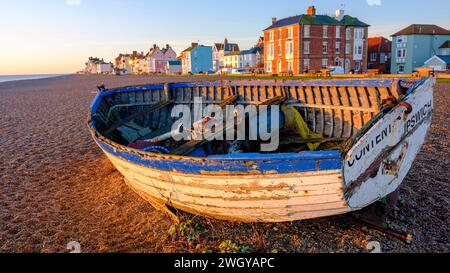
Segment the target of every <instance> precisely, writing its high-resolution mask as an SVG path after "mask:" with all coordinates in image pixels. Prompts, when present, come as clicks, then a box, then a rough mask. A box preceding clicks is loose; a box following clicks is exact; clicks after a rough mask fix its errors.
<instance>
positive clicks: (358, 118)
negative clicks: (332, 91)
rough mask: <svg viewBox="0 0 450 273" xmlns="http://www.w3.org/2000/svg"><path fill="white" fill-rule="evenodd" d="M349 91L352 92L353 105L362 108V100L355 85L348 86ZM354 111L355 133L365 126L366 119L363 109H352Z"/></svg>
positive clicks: (351, 101) (351, 100)
mask: <svg viewBox="0 0 450 273" xmlns="http://www.w3.org/2000/svg"><path fill="white" fill-rule="evenodd" d="M348 92H349V94H350V103H351V104H352V107H360V108H361V106H362V105H361V102H360V100H359V95H358V93H357V91H356V88H355V87H354V86H349V87H348ZM352 112H353V134H355V133H356V132H359V130H361V128H362V127H364V121H363V116H362V112H361V111H352Z"/></svg>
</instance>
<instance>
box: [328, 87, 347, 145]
mask: <svg viewBox="0 0 450 273" xmlns="http://www.w3.org/2000/svg"><path fill="white" fill-rule="evenodd" d="M330 93H331V101H332V102H333V106H337V107H339V108H336V109H335V110H334V126H333V137H342V136H343V131H344V127H343V119H344V110H345V109H343V106H342V102H341V98H340V96H339V91H338V89H337V88H336V87H335V86H332V87H330Z"/></svg>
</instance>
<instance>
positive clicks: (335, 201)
mask: <svg viewBox="0 0 450 273" xmlns="http://www.w3.org/2000/svg"><path fill="white" fill-rule="evenodd" d="M434 84H435V80H434V79H432V78H423V79H420V80H417V81H410V80H392V79H366V80H333V81H236V82H234V81H222V82H197V83H171V84H154V85H144V86H136V87H123V88H116V89H110V90H107V89H105V88H104V87H101V88H99V89H100V91H99V93H98V94H97V96H96V97H95V99H94V101H93V103H92V105H91V107H90V115H89V120H88V124H89V129H90V132H91V135H92V137H93V139H94V140H95V142H96V143H97V145H98V146H99V147H100V148H101V149H102V150H103V152H104V153H105V154H106V156H107V157H108V158H109V159H110V160H111V162H112V163H113V164H114V166H115V167H116V168H117V170H118V171H119V172H120V173H121V174H123V176H124V177H125V181H126V182H127V184H128V185H129V186H130V187H131V188H132V189H133V190H134V191H136V192H137V193H138V194H139V195H140V196H142V197H143V198H145V199H146V200H147V201H148V202H150V203H151V204H152V205H153V206H155V207H156V208H158V209H162V210H165V211H167V210H168V208H176V209H179V210H182V211H186V212H189V213H192V214H196V215H201V216H205V217H212V218H216V219H223V220H233V221H243V222H285V221H296V220H302V219H310V218H318V217H325V216H332V215H338V214H345V213H348V212H352V211H357V210H360V209H362V208H365V207H367V206H369V205H371V204H373V203H375V202H376V201H379V200H380V199H382V198H384V197H386V196H387V195H389V194H391V193H392V192H394V191H396V190H397V189H398V187H399V186H400V184H401V183H402V181H403V180H404V179H405V177H406V175H407V173H408V172H409V170H410V168H411V166H412V163H413V161H414V159H415V158H416V156H417V154H418V152H419V150H420V148H421V146H422V144H423V143H424V140H425V138H426V135H427V131H428V129H429V127H430V124H431V119H432V113H433V87H434ZM194 97H202V98H203V100H204V103H205V104H217V105H221V106H222V107H223V106H225V105H228V104H235V105H252V104H254V105H261V104H268V102H270V103H269V104H271V105H273V104H283V105H289V106H291V107H294V108H295V109H296V110H297V111H298V112H299V113H300V114H301V116H302V118H303V119H304V121H305V122H306V123H307V125H308V127H309V128H310V130H311V131H312V132H313V133H315V134H318V135H321V136H322V138H321V139H305V140H304V141H303V142H302V140H301V139H300V140H299V139H298V138H297V139H294V140H292V143H296V144H297V145H299V143H300V144H301V143H303V144H305V143H316V144H317V143H318V145H321V147H319V149H318V150H315V151H309V150H308V146H306V148H305V149H304V150H300V151H294V152H293V150H289V149H288V150H286V151H281V150H280V151H278V152H275V153H262V152H255V151H253V152H250V153H246V152H244V153H228V154H226V153H225V152H224V153H222V154H214V153H211V152H209V153H205V152H203V153H198V149H199V147H200V148H202V147H204V146H203V145H204V144H205V143H204V142H203V143H199V142H192V141H191V142H187V143H186V142H183V143H180V144H179V145H178V146H177V147H171V148H169V147H150V149H144V148H136V147H134V148H132V147H130V146H132V145H130V144H131V143H136V141H142V140H146V139H154V138H155V137H158V136H160V135H162V133H167V132H170V128H171V125H172V124H173V123H174V122H175V119H174V118H172V117H171V115H170V113H171V110H172V109H173V107H174V106H176V105H180V104H183V105H188V106H190V107H193V106H192V105H193V101H194ZM281 141H283V139H282V140H281ZM284 141H286V140H284ZM287 141H288V142H289V139H288V140H287ZM330 143H331V144H332V145H322V144H330ZM288 146H289V145H288ZM292 146H294V145H293V144H292ZM303 147H304V146H303Z"/></svg>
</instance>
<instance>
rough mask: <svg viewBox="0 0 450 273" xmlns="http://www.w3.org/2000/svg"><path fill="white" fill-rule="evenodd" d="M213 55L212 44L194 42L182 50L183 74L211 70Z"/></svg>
mask: <svg viewBox="0 0 450 273" xmlns="http://www.w3.org/2000/svg"><path fill="white" fill-rule="evenodd" d="M212 56H213V48H212V46H204V45H199V44H198V43H192V44H191V46H190V47H188V48H187V49H185V50H184V51H183V52H181V63H182V72H183V74H189V73H192V74H198V73H207V72H209V71H211V70H212V65H213V60H212Z"/></svg>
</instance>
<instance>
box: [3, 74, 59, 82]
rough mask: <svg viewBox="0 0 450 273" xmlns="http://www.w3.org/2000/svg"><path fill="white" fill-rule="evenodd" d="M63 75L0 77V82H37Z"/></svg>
mask: <svg viewBox="0 0 450 273" xmlns="http://www.w3.org/2000/svg"><path fill="white" fill-rule="evenodd" d="M63 75H65V74H34V75H0V82H12V81H24V80H39V79H47V78H54V77H58V76H63Z"/></svg>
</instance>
